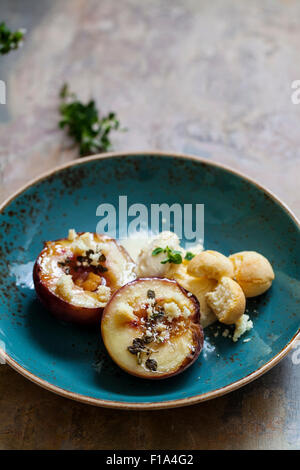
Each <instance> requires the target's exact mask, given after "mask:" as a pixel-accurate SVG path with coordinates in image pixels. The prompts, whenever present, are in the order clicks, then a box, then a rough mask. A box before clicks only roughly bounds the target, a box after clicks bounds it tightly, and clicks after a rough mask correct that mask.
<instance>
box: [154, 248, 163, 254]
mask: <svg viewBox="0 0 300 470" xmlns="http://www.w3.org/2000/svg"><path fill="white" fill-rule="evenodd" d="M162 252H164V249H163V248H160V247H157V248H155V250H153V251H152V256H156V255H159V254H160V253H162Z"/></svg>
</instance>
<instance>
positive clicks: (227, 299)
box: [205, 276, 246, 325]
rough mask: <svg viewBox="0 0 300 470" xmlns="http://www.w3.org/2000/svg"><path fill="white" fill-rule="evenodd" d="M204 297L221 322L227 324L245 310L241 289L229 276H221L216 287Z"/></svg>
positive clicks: (244, 300) (234, 321)
mask: <svg viewBox="0 0 300 470" xmlns="http://www.w3.org/2000/svg"><path fill="white" fill-rule="evenodd" d="M205 297H206V300H207V303H208V305H209V307H210V308H211V309H212V311H213V312H214V314H215V315H216V317H217V318H218V320H219V321H220V322H221V323H225V324H227V325H231V324H233V323H236V322H237V321H238V320H239V318H240V317H241V316H242V315H243V314H244V312H245V308H246V299H245V295H244V293H243V290H242V288H241V287H240V286H239V284H238V283H237V282H236V281H234V280H233V279H231V278H230V277H226V276H224V277H222V279H221V280H220V281H219V283H218V285H217V287H216V288H215V289H214V290H213V291H212V292H208V293H207V294H206V296H205Z"/></svg>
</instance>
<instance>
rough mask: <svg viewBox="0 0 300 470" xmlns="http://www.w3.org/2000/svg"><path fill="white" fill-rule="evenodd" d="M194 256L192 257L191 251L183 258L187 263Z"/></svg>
mask: <svg viewBox="0 0 300 470" xmlns="http://www.w3.org/2000/svg"><path fill="white" fill-rule="evenodd" d="M195 256H196V255H194V254H193V253H192V252H191V251H188V252H187V253H186V255H185V257H184V259H186V260H187V261H191V259H193V258H194V257H195Z"/></svg>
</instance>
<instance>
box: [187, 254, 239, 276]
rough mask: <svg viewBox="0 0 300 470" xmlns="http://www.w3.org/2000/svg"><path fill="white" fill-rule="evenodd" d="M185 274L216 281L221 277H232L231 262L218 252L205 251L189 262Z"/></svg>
mask: <svg viewBox="0 0 300 470" xmlns="http://www.w3.org/2000/svg"><path fill="white" fill-rule="evenodd" d="M187 272H188V273H189V274H191V275H192V276H195V277H207V278H208V279H216V280H218V279H220V278H221V277H223V276H226V277H233V266H232V263H231V261H230V260H229V259H228V258H227V257H226V256H224V255H222V254H221V253H219V252H218V251H213V250H206V251H202V253H200V254H199V255H197V256H195V258H193V259H192V260H191V261H190V262H189V264H188V267H187Z"/></svg>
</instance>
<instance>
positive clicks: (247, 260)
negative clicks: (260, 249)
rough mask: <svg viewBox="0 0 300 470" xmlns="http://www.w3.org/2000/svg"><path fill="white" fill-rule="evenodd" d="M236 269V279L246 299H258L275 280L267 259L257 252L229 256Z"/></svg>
mask: <svg viewBox="0 0 300 470" xmlns="http://www.w3.org/2000/svg"><path fill="white" fill-rule="evenodd" d="M229 259H230V260H231V262H232V264H233V268H234V277H235V279H236V281H237V282H238V283H239V285H240V286H241V288H242V289H243V291H244V294H245V296H246V297H256V296H257V295H260V294H263V293H264V292H266V291H267V290H268V289H269V288H270V287H271V285H272V282H273V280H274V278H275V275H274V271H273V268H272V266H271V264H270V263H269V261H268V260H267V258H265V257H264V256H263V255H261V254H260V253H257V252H256V251H240V252H239V253H235V254H233V255H231V256H229Z"/></svg>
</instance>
